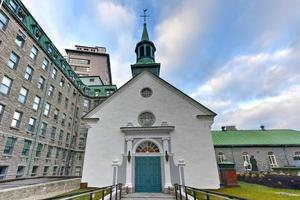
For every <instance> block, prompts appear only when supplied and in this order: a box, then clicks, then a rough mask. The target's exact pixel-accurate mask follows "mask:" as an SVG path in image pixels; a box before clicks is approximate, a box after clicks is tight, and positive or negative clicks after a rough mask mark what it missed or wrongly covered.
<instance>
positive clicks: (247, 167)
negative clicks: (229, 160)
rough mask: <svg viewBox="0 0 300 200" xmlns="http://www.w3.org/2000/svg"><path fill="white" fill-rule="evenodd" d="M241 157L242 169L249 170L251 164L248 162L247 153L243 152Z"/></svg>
mask: <svg viewBox="0 0 300 200" xmlns="http://www.w3.org/2000/svg"><path fill="white" fill-rule="evenodd" d="M242 158H243V161H244V169H245V170H246V171H250V170H251V164H250V157H249V154H248V153H247V152H243V154H242Z"/></svg>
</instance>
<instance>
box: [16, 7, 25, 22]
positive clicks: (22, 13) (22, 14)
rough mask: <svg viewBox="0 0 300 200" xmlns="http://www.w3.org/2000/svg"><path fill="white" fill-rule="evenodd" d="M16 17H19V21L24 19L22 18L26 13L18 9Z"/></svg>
mask: <svg viewBox="0 0 300 200" xmlns="http://www.w3.org/2000/svg"><path fill="white" fill-rule="evenodd" d="M18 17H19V19H20V20H21V21H23V20H24V18H25V17H26V13H25V12H24V10H22V9H19V12H18Z"/></svg>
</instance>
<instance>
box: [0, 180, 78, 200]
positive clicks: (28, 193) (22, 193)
mask: <svg viewBox="0 0 300 200" xmlns="http://www.w3.org/2000/svg"><path fill="white" fill-rule="evenodd" d="M79 188H80V178H72V179H66V180H59V181H53V182H48V183H41V184H36V185H28V186H22V187H17V188H9V189H4V190H0V199H5V200H15V199H18V200H35V199H44V198H50V197H54V196H57V195H60V194H63V193H66V192H70V191H73V190H76V189H79Z"/></svg>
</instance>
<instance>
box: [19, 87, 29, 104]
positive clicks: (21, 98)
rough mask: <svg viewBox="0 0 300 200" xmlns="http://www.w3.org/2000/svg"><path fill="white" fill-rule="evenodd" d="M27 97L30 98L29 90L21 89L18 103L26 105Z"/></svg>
mask: <svg viewBox="0 0 300 200" xmlns="http://www.w3.org/2000/svg"><path fill="white" fill-rule="evenodd" d="M27 96H28V90H27V89H26V88H24V87H21V90H20V93H19V97H18V101H19V102H20V103H23V104H24V103H26V100H27Z"/></svg>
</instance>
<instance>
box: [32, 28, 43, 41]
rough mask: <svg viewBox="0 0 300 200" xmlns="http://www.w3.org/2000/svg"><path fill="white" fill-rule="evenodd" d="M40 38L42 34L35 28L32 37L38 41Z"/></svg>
mask: <svg viewBox="0 0 300 200" xmlns="http://www.w3.org/2000/svg"><path fill="white" fill-rule="evenodd" d="M41 36H42V32H41V31H40V30H39V29H38V28H37V27H36V26H35V28H34V37H35V38H36V39H37V40H39V39H40V38H41Z"/></svg>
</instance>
